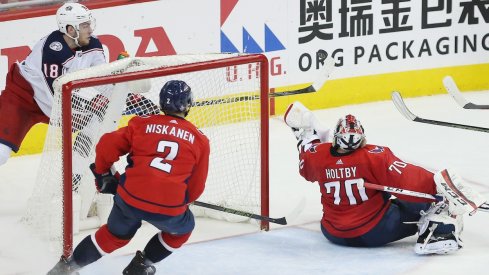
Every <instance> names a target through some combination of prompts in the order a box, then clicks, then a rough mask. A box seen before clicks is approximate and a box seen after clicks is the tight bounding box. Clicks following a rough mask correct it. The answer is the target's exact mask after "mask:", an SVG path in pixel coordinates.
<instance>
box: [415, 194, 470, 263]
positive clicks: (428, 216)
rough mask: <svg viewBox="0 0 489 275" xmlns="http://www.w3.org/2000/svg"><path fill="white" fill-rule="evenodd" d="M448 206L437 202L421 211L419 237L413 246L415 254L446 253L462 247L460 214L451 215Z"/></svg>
mask: <svg viewBox="0 0 489 275" xmlns="http://www.w3.org/2000/svg"><path fill="white" fill-rule="evenodd" d="M448 208H449V206H448V205H447V204H446V203H444V202H439V203H437V204H434V205H433V206H431V208H430V209H428V210H427V211H421V219H420V220H419V222H418V229H419V230H418V235H419V237H418V240H417V242H416V245H415V247H414V251H415V252H416V254H419V255H427V254H447V253H450V252H454V251H457V250H459V249H460V248H462V247H463V243H462V241H461V239H460V234H461V232H462V230H463V220H462V216H461V215H459V216H451V215H450V214H449V212H448Z"/></svg>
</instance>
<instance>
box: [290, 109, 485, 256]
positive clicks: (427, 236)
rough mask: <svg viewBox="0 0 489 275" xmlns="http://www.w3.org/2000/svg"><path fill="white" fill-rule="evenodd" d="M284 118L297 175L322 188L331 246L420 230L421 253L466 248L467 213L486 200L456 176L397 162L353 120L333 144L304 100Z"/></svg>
mask: <svg viewBox="0 0 489 275" xmlns="http://www.w3.org/2000/svg"><path fill="white" fill-rule="evenodd" d="M284 120H285V123H286V124H287V125H288V126H290V127H291V128H292V130H293V131H294V134H295V136H296V138H297V139H298V141H299V143H298V150H299V159H300V162H299V171H300V174H301V175H302V176H303V177H304V178H305V179H306V180H308V181H311V182H318V183H319V188H320V191H321V203H322V205H323V217H322V220H321V230H322V232H323V234H324V236H325V237H326V238H327V239H328V240H329V241H331V242H332V243H335V244H339V245H345V246H353V247H377V246H382V245H385V244H387V243H390V242H394V241H397V240H400V239H403V238H405V237H408V236H412V235H415V234H416V233H417V232H418V234H419V238H418V241H417V243H416V245H415V252H416V253H417V254H445V253H449V252H452V251H456V250H458V249H460V248H461V247H462V245H463V244H462V241H461V240H460V233H461V231H462V227H463V222H462V215H463V214H464V213H466V212H469V211H473V210H474V207H471V206H468V205H472V206H474V205H476V206H475V209H476V208H477V206H479V205H481V204H482V203H484V199H483V198H482V197H481V195H480V194H478V193H477V192H476V191H474V190H472V189H471V188H470V187H468V186H467V184H466V183H465V182H463V181H462V180H461V179H460V177H458V176H457V175H456V174H455V173H453V172H450V174H447V175H442V173H441V172H437V173H435V174H433V173H431V172H429V171H427V170H425V169H423V168H421V167H418V166H415V165H412V164H409V163H407V162H404V161H402V160H400V159H399V158H397V157H396V156H395V155H394V154H393V153H392V151H391V150H390V149H389V148H388V147H385V146H378V145H370V144H367V143H366V137H365V131H364V129H363V126H362V124H361V123H360V121H359V120H358V119H357V118H356V117H355V116H353V115H346V116H344V117H342V118H340V119H339V121H338V123H337V125H336V128H335V129H334V135H333V140H332V142H328V141H329V130H327V129H325V128H324V127H321V125H320V124H319V122H318V121H317V119H316V118H315V117H314V115H313V114H312V112H310V111H309V110H308V109H307V108H306V107H304V106H303V105H302V104H301V103H300V102H295V103H293V104H291V105H290V106H289V108H288V109H287V111H286V113H285V116H284ZM445 171H446V170H445ZM444 176H447V177H444ZM365 182H369V183H374V184H378V185H383V186H390V187H394V188H402V189H410V190H413V191H417V192H423V193H428V194H432V195H436V194H441V195H443V197H444V198H445V199H444V201H442V202H438V203H431V200H429V199H424V198H418V197H412V196H407V195H396V197H397V198H391V194H390V193H387V192H384V191H378V190H374V189H366V188H365V186H364V183H365ZM447 182H449V183H450V184H448V185H447ZM447 186H450V187H447ZM454 193H456V194H458V195H459V196H458V197H457V198H455V197H453V196H452V195H451V194H454ZM461 198H463V199H461ZM471 203H472V204H471Z"/></svg>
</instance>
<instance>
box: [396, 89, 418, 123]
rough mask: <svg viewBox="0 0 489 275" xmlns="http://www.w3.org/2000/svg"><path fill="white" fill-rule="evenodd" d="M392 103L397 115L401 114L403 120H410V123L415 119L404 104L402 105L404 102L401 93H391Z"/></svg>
mask: <svg viewBox="0 0 489 275" xmlns="http://www.w3.org/2000/svg"><path fill="white" fill-rule="evenodd" d="M392 102H393V103H394V106H396V108H397V110H398V111H399V113H401V114H402V115H403V116H404V117H405V118H407V119H408V120H412V121H414V120H415V119H416V115H414V114H413V113H411V111H409V109H408V108H407V106H406V104H405V103H404V100H403V99H402V96H401V93H399V92H397V91H393V92H392Z"/></svg>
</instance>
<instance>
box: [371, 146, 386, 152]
mask: <svg viewBox="0 0 489 275" xmlns="http://www.w3.org/2000/svg"><path fill="white" fill-rule="evenodd" d="M368 152H369V153H372V154H380V153H382V152H384V147H381V146H375V148H374V149H372V150H370V151H368Z"/></svg>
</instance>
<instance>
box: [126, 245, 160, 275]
mask: <svg viewBox="0 0 489 275" xmlns="http://www.w3.org/2000/svg"><path fill="white" fill-rule="evenodd" d="M155 273H156V268H155V267H154V266H153V265H152V264H151V263H150V261H149V260H148V259H146V257H145V256H144V254H143V252H141V251H139V250H138V251H136V255H135V256H134V258H133V259H132V261H131V262H130V263H129V265H128V266H127V267H126V268H124V270H123V271H122V274H124V275H151V274H155Z"/></svg>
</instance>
